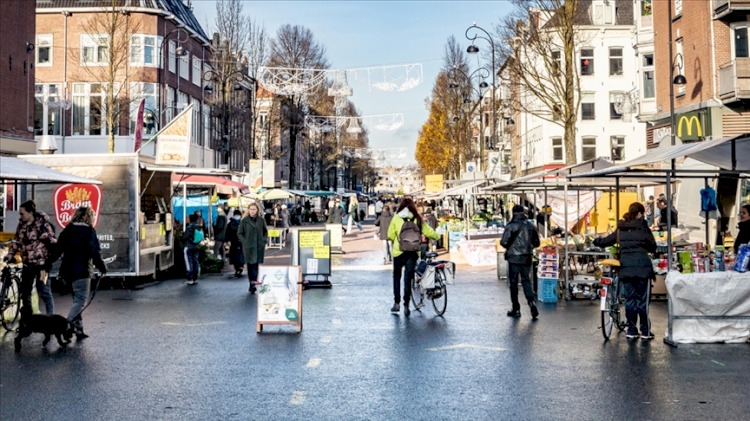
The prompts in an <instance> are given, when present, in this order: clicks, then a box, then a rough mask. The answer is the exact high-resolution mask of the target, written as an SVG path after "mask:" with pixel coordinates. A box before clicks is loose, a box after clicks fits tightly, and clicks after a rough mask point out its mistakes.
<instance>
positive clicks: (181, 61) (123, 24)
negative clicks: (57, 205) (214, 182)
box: [33, 0, 222, 167]
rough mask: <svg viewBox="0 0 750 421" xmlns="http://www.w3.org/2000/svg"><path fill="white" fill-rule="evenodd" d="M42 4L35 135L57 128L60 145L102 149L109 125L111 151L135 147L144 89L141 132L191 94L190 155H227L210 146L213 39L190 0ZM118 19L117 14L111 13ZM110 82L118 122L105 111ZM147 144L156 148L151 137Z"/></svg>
mask: <svg viewBox="0 0 750 421" xmlns="http://www.w3.org/2000/svg"><path fill="white" fill-rule="evenodd" d="M36 6H37V8H36V43H37V44H38V48H36V49H35V53H34V63H35V66H36V70H37V71H36V79H35V82H36V83H35V87H34V92H35V102H34V125H33V126H34V135H35V136H36V137H37V139H39V138H40V137H41V136H43V135H53V136H55V138H56V141H57V149H58V153H106V152H108V151H109V142H108V137H109V134H110V133H113V134H114V151H115V152H133V149H134V147H133V145H134V134H135V133H134V131H135V124H136V118H137V110H138V106H139V104H140V102H141V100H142V99H145V111H144V132H143V139H144V140H143V141H144V142H146V141H147V140H148V139H150V138H151V136H152V135H154V134H155V133H156V132H157V131H158V130H159V128H160V127H164V125H166V124H167V123H168V122H169V121H171V120H172V119H173V118H174V117H175V116H176V115H177V114H179V112H180V111H182V110H183V109H184V108H185V107H187V106H188V105H189V104H192V105H193V119H192V121H193V128H192V129H193V130H192V137H191V147H190V165H191V166H194V167H217V166H218V165H219V164H221V159H222V157H221V155H220V154H219V153H218V152H217V151H216V150H215V149H214V148H212V147H211V146H212V144H211V141H210V139H211V133H210V127H211V125H210V107H209V106H208V105H207V104H206V98H205V95H206V94H205V92H204V87H205V86H206V84H207V82H206V81H205V80H203V74H204V72H205V71H206V70H208V63H209V59H210V57H211V51H212V46H211V40H210V39H209V38H208V37H207V36H206V34H205V32H204V31H203V28H202V27H201V25H200V24H199V23H198V20H197V19H196V18H195V16H194V15H193V12H192V10H191V8H190V7H189V6H188V5H186V4H184V3H183V2H182V1H181V0H86V1H79V0H38V1H37V2H36ZM112 16H115V17H116V19H112V18H111V17H112ZM102 18H108V19H102ZM113 21H116V22H117V24H116V25H111V24H109V23H108V22H113ZM107 25H110V26H107ZM109 34H113V35H112V38H113V39H110V35H109ZM110 47H111V48H112V49H113V50H114V51H110ZM109 69H114V72H115V73H116V77H114V79H113V78H111V77H109V74H108V71H109ZM111 80H114V83H110V81H111ZM111 85H114V86H111ZM110 91H111V92H112V93H113V95H116V97H117V98H118V104H117V119H116V122H115V123H114V124H110V125H113V126H114V127H108V126H109V125H108V124H107V119H106V118H104V116H105V115H106V113H107V109H106V106H107V103H108V101H107V95H108V92H110ZM141 153H144V154H154V153H155V145H154V142H150V143H148V144H146V145H145V146H144V147H143V149H142V151H141Z"/></svg>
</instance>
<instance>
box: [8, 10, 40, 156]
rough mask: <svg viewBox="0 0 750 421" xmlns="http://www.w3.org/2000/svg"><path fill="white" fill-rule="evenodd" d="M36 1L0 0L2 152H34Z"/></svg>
mask: <svg viewBox="0 0 750 421" xmlns="http://www.w3.org/2000/svg"><path fill="white" fill-rule="evenodd" d="M35 8H36V5H35V2H34V1H32V0H3V1H0V39H2V42H0V57H2V63H3V64H2V66H0V93H2V94H0V155H20V154H28V153H32V154H33V153H34V152H35V150H36V142H35V141H34V133H33V129H31V128H32V127H33V126H34V120H33V119H34V104H33V101H34V80H35V74H34V71H35V68H34V67H35V66H34V56H35V50H34V49H35V47H36V46H35V45H34V44H35V36H34V34H35Z"/></svg>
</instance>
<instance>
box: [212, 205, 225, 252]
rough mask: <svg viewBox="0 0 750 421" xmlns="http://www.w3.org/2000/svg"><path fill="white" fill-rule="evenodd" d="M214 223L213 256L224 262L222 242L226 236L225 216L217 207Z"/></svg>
mask: <svg viewBox="0 0 750 421" xmlns="http://www.w3.org/2000/svg"><path fill="white" fill-rule="evenodd" d="M216 213H217V216H216V223H215V224H214V227H213V228H214V256H216V257H217V258H219V259H221V260H224V259H225V258H226V254H225V252H224V242H225V241H226V236H227V215H226V213H225V212H224V208H222V207H221V206H219V207H218V208H217V209H216Z"/></svg>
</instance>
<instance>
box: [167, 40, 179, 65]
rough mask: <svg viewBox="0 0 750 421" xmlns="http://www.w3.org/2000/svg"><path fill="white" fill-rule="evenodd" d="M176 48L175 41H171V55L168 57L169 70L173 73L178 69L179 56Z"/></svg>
mask: <svg viewBox="0 0 750 421" xmlns="http://www.w3.org/2000/svg"><path fill="white" fill-rule="evenodd" d="M176 49H177V44H176V43H175V42H174V41H169V57H168V60H169V71H170V72H172V73H174V72H176V71H177V70H176V69H177V56H176V55H175V54H176V51H175V50H176Z"/></svg>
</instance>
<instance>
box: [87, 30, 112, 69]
mask: <svg viewBox="0 0 750 421" xmlns="http://www.w3.org/2000/svg"><path fill="white" fill-rule="evenodd" d="M107 60H109V37H108V36H107V35H81V64H82V65H84V66H103V65H105V64H107Z"/></svg>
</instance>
